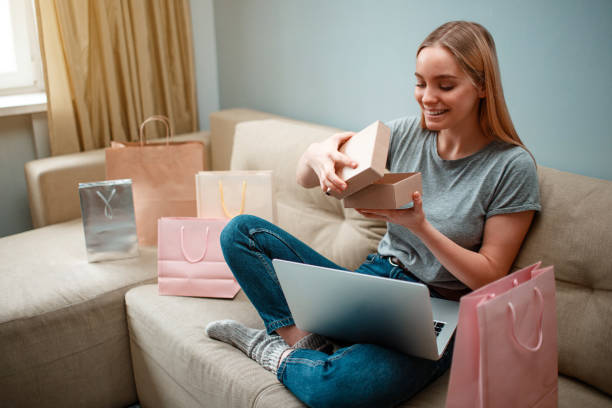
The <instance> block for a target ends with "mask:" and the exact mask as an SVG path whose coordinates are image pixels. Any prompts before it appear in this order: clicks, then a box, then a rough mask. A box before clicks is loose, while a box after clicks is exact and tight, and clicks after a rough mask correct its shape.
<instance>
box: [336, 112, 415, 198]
mask: <svg viewBox="0 0 612 408" xmlns="http://www.w3.org/2000/svg"><path fill="white" fill-rule="evenodd" d="M390 141H391V130H390V129H389V128H388V127H387V126H385V125H384V124H383V123H382V122H381V121H378V120H377V121H376V122H374V123H372V124H371V125H370V126H368V127H366V128H365V129H363V130H362V131H360V132H359V133H356V134H355V135H353V137H351V138H350V139H349V140H347V141H346V143H344V144H343V145H342V146H340V149H339V150H340V152H342V153H344V154H346V155H347V156H349V157H350V158H351V159H353V160H355V161H356V162H357V163H358V166H357V168H355V169H352V168H350V167H343V168H342V169H341V170H340V171H339V172H338V175H339V176H340V178H342V179H343V180H344V181H346V184H347V188H346V190H344V191H343V192H342V193H337V192H331V193H330V194H331V195H333V196H334V197H336V198H338V199H344V207H345V208H371V209H397V208H401V207H404V206H405V205H407V204H409V203H410V202H411V201H412V193H414V192H415V191H421V184H422V183H421V173H386V169H385V166H386V164H387V154H388V153H389V143H390ZM385 173H386V174H385Z"/></svg>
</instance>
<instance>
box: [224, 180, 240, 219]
mask: <svg viewBox="0 0 612 408" xmlns="http://www.w3.org/2000/svg"><path fill="white" fill-rule="evenodd" d="M246 187H247V182H246V180H243V181H242V198H241V200H240V211H239V212H238V214H236V215H239V214H243V213H244V204H245V201H246ZM219 196H220V197H221V208H223V213H224V214H225V216H226V217H227V218H234V217H235V216H236V215H231V214H230V213H229V211H228V210H227V207H226V206H225V199H224V198H223V182H222V181H221V180H219Z"/></svg>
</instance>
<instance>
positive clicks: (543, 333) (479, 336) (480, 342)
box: [446, 263, 558, 408]
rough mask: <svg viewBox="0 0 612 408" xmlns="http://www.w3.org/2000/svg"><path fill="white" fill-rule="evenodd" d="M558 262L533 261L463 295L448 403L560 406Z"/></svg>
mask: <svg viewBox="0 0 612 408" xmlns="http://www.w3.org/2000/svg"><path fill="white" fill-rule="evenodd" d="M557 379H558V368H557V315H556V306H555V277H554V268H553V267H552V266H549V267H546V268H542V269H541V268H540V264H539V263H537V264H535V265H531V266H529V267H527V268H524V269H521V270H520V271H517V272H514V273H512V274H510V275H508V276H506V277H504V278H502V279H499V280H497V281H495V282H493V283H490V284H489V285H486V286H484V287H482V288H480V289H478V290H476V291H474V292H472V293H470V294H469V295H466V296H463V297H462V298H461V302H460V305H459V324H458V326H457V337H456V340H455V346H454V352H453V362H452V366H451V375H450V383H449V389H448V395H447V399H446V406H447V407H448V408H455V407H457V408H458V407H461V408H464V407H495V408H497V407H521V408H522V407H556V406H557Z"/></svg>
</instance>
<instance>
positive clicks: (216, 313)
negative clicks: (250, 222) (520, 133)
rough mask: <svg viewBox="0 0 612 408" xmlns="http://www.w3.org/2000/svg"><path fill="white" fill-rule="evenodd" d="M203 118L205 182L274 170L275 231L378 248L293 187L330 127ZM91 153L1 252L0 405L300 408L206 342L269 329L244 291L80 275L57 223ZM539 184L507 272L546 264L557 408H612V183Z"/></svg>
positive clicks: (432, 393) (323, 247)
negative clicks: (300, 163)
mask: <svg viewBox="0 0 612 408" xmlns="http://www.w3.org/2000/svg"><path fill="white" fill-rule="evenodd" d="M266 118H270V119H266ZM210 119H211V134H210V139H209V140H210V143H209V146H210V154H211V158H212V163H213V169H226V168H228V167H231V168H232V169H273V170H274V175H275V196H276V200H277V207H278V224H279V225H280V226H282V227H283V228H285V229H287V230H288V231H290V232H292V233H293V234H295V235H296V236H298V237H299V238H301V239H303V240H304V241H306V242H308V243H309V244H311V245H312V246H313V247H315V248H316V249H318V250H320V251H321V252H322V253H323V254H325V255H326V256H328V257H330V258H331V259H333V260H335V261H336V262H338V263H339V264H341V265H344V266H347V267H355V266H356V265H358V264H359V263H360V261H361V260H362V259H363V258H364V257H365V254H367V253H368V252H370V251H373V250H375V248H376V243H377V241H378V240H379V239H380V237H381V236H382V234H383V233H384V230H385V227H384V225H382V224H380V223H378V222H374V221H371V220H367V219H364V218H363V217H361V216H359V215H358V214H357V213H356V212H354V211H353V210H346V209H344V208H343V207H342V206H341V204H340V202H338V201H337V200H335V199H333V198H330V197H326V196H324V195H322V194H321V193H320V192H319V191H318V190H317V189H314V190H305V189H302V188H300V187H298V186H297V185H296V184H295V181H294V180H295V175H294V174H295V171H294V170H295V164H296V161H297V158H298V157H299V155H300V154H301V152H302V151H303V149H304V148H305V147H306V146H307V145H308V144H309V143H311V142H313V141H316V140H320V139H322V138H325V137H327V136H328V135H330V134H332V133H333V132H335V131H336V130H337V129H333V128H329V127H325V126H318V125H314V124H308V123H303V122H297V121H292V120H288V119H285V118H280V117H277V116H272V115H267V114H265V113H262V112H255V111H250V110H241V109H235V110H226V111H221V112H216V113H213V114H212V115H211V118H210ZM240 122H245V123H240ZM238 123H240V124H239V125H238V126H236V124H238ZM234 129H235V134H234ZM207 136H208V135H205V134H200V135H197V137H200V138H203V139H204V140H208V139H207V138H206V137H207ZM228 152H233V154H232V155H231V162H229V160H230V155H229V154H228ZM95 154H96V153H85V154H81V155H80V156H79V155H75V157H72V158H67V157H57V158H51V159H45V160H48V161H47V162H44V163H41V161H35V162H33V163H30V164H28V166H27V169H26V173H27V175H28V180H29V183H30V192H31V205H32V211H33V218H34V219H36V217H39V218H40V219H41V220H42V221H41V222H40V223H38V224H37V225H39V226H42V225H45V224H49V223H52V222H59V223H58V224H55V225H50V226H45V227H43V228H38V229H36V230H33V231H28V232H26V233H22V234H17V235H14V236H11V237H6V238H2V239H0V257H1V259H2V260H3V262H2V265H0V406H3V407H4V406H8V407H22V406H37V407H39V406H62V407H69V406H88V407H96V406H100V407H109V406H117V407H120V406H125V405H128V404H130V403H132V402H134V401H136V400H137V399H138V400H139V401H140V403H141V405H142V406H143V407H198V406H205V407H250V406H254V407H293V406H295V407H297V406H303V405H302V404H301V403H300V402H299V401H298V400H297V399H295V398H294V397H293V396H292V395H291V393H289V392H288V391H287V390H286V389H285V388H284V387H283V386H282V385H281V384H279V383H278V382H277V380H276V378H275V376H274V375H272V374H271V373H269V372H267V371H265V370H264V369H262V368H261V367H259V366H258V365H257V364H256V363H254V362H253V361H251V360H250V359H248V358H246V357H245V356H244V355H243V354H242V353H240V352H239V351H237V350H235V349H234V348H232V347H229V346H227V345H225V344H223V343H220V342H217V341H213V340H211V339H209V338H208V337H207V336H206V335H205V333H204V327H205V326H206V324H207V323H208V322H209V321H212V320H217V319H223V318H233V319H236V320H240V321H242V322H244V323H245V324H247V325H250V326H258V327H262V325H261V322H260V321H259V318H258V316H257V314H256V312H255V310H254V309H253V307H252V306H251V305H250V304H249V302H248V300H247V299H246V297H245V296H244V294H243V293H242V292H240V293H239V295H238V296H237V297H236V298H235V299H234V300H219V299H199V298H183V297H172V296H159V295H158V294H157V287H156V285H155V284H154V281H155V274H156V269H155V268H156V266H155V248H141V256H140V258H136V259H132V260H125V261H115V262H106V263H100V264H88V263H87V262H86V260H85V252H84V243H83V237H82V227H81V224H80V220H78V219H76V220H72V221H67V222H60V221H64V220H69V219H71V218H77V217H78V216H79V212H78V197H77V196H76V195H75V194H72V192H73V190H74V185H75V182H76V181H77V180H79V179H80V178H81V177H82V176H83V175H84V174H86V175H87V178H91V179H101V178H103V176H104V172H103V168H104V167H103V156H100V157H101V158H102V161H100V157H98V159H97V160H98V162H97V163H98V164H97V167H96V166H94V167H96V168H97V170H95V169H94V170H93V171H92V172H91V173H89V170H87V171H88V172H87V173H85V172H84V170H83V169H86V168H87V166H91V162H92V160H96V159H89V158H88V159H87V160H80V159H79V158H83V157H84V156H86V155H94V156H95ZM98 155H99V154H98ZM77 162H78V163H77ZM43 164H44V166H42V165H43ZM41 166H42V167H45V168H44V171H43V170H42V169H41ZM539 176H540V186H541V194H542V204H543V211H542V213H541V214H539V215H538V216H537V217H536V219H535V221H534V224H533V226H532V228H531V230H530V232H529V235H528V237H527V239H526V241H525V243H524V245H523V248H522V249H521V252H520V254H519V256H518V257H517V259H516V261H515V266H516V267H522V266H526V265H528V264H531V263H534V262H536V261H538V260H542V261H543V263H544V264H554V265H555V269H556V278H557V314H558V326H559V332H558V342H559V406H561V407H576V406H579V407H582V408H586V407H606V406H612V356H611V352H612V328H611V323H612V296H611V295H612V292H611V291H612V261H611V260H610V258H609V257H608V255H609V251H610V248H612V230H610V228H609V226H610V225H612V182H610V181H603V180H598V179H593V178H588V177H583V176H578V175H575V174H570V173H564V172H560V171H557V170H554V169H550V168H544V167H540V169H539ZM80 180H81V181H84V180H82V179H80ZM70 183H72V184H73V187H71V188H68V189H66V190H63V193H60V194H57V192H58V190H61V189H65V188H66V185H70ZM49 197H53V199H51V198H49ZM75 203H76V204H75ZM68 208H72V209H71V210H70V211H68V210H67V209H68ZM32 255H34V256H33V257H32ZM126 292H127V293H126ZM124 294H125V297H124ZM447 384H448V374H447V375H445V376H443V377H442V378H440V379H439V380H437V381H436V382H434V383H433V384H431V385H430V386H429V387H428V388H426V389H425V390H423V391H422V392H420V393H419V394H418V395H416V396H415V398H413V399H412V400H411V401H408V402H406V403H404V404H403V405H402V406H405V407H441V406H443V405H444V399H445V393H446V387H447Z"/></svg>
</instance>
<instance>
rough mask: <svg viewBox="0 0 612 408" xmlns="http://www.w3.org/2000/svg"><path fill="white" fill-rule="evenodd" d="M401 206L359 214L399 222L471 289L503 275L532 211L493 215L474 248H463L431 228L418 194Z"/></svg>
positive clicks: (362, 211) (529, 221)
mask: <svg viewBox="0 0 612 408" xmlns="http://www.w3.org/2000/svg"><path fill="white" fill-rule="evenodd" d="M413 198H414V207H413V208H410V209H405V210H359V211H360V212H361V213H362V214H363V215H365V216H368V217H372V218H380V219H384V220H386V221H388V222H392V223H395V224H399V225H403V226H405V227H406V228H408V229H409V230H410V231H412V232H413V233H414V234H415V235H416V236H417V237H419V239H420V240H421V241H423V243H424V244H425V245H426V246H427V248H429V250H430V251H431V252H432V253H433V254H434V256H435V257H436V258H437V259H438V261H440V263H441V264H442V266H444V267H445V268H446V269H447V270H448V271H449V272H450V273H452V274H453V275H454V276H455V277H456V278H457V279H458V280H460V281H461V282H463V283H464V284H465V285H467V286H468V287H470V288H471V289H477V288H479V287H481V286H483V285H485V284H487V283H489V282H493V281H494V280H497V279H499V278H501V277H502V276H504V275H506V274H507V273H508V272H509V271H510V268H511V267H512V262H513V261H514V258H515V257H516V255H517V254H518V251H519V249H520V247H521V244H522V242H523V239H524V238H525V235H527V231H528V230H529V226H530V225H531V221H532V219H533V215H534V211H523V212H518V213H511V214H500V215H494V216H492V217H490V218H489V219H487V221H486V222H485V226H484V235H483V242H482V246H481V247H480V250H479V251H478V252H475V251H471V250H469V249H465V248H463V247H461V246H460V245H458V244H456V243H455V242H453V241H452V240H451V239H449V238H448V237H446V236H445V235H444V234H442V233H441V232H440V231H438V230H437V229H435V228H434V227H433V226H432V225H431V224H430V223H429V222H428V221H427V219H426V218H425V214H424V213H423V202H422V199H421V195H420V194H419V193H415V194H414V195H413Z"/></svg>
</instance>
